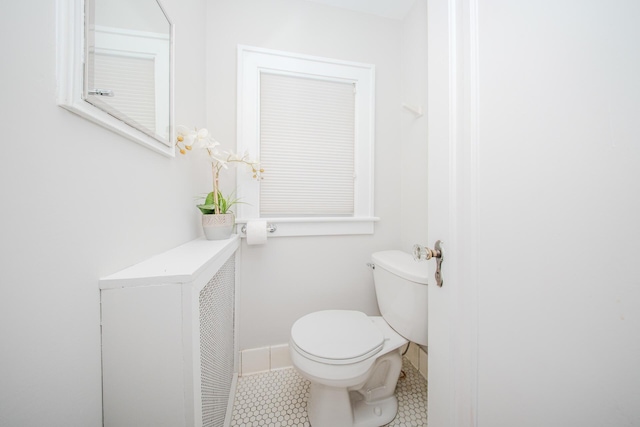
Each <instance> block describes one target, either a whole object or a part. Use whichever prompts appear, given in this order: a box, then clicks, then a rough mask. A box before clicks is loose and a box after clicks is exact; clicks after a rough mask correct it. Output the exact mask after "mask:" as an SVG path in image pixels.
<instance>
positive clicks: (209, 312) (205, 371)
mask: <svg viewBox="0 0 640 427" xmlns="http://www.w3.org/2000/svg"><path fill="white" fill-rule="evenodd" d="M234 289H235V257H233V256H232V257H231V258H229V260H228V261H227V262H226V263H225V264H224V265H223V266H222V268H220V270H218V272H217V273H216V274H215V275H214V276H213V277H212V278H211V280H210V281H209V283H208V284H207V285H206V286H205V287H204V288H202V290H201V291H200V365H201V366H200V368H201V381H202V425H203V427H222V426H223V425H224V420H225V415H226V412H227V406H228V403H229V393H230V391H231V383H232V380H233V368H234V321H233V319H234V304H235V302H234V299H235V298H234Z"/></svg>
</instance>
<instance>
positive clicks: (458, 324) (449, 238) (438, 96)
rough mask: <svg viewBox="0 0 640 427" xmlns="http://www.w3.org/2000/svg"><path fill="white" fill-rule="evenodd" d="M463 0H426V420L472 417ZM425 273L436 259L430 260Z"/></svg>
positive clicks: (471, 189) (469, 100)
mask: <svg viewBox="0 0 640 427" xmlns="http://www.w3.org/2000/svg"><path fill="white" fill-rule="evenodd" d="M468 6H469V5H468V2H463V1H456V0H449V1H447V0H434V1H429V3H428V123H429V133H428V138H429V160H428V173H429V175H428V194H429V204H428V205H429V207H428V234H429V243H430V245H433V244H434V243H435V241H436V240H441V241H443V247H444V248H443V257H444V259H443V263H442V267H443V271H442V277H443V281H444V282H443V286H442V287H438V286H437V285H436V283H435V281H433V280H432V281H431V282H430V283H429V364H428V367H429V372H428V378H429V395H428V424H429V427H451V426H470V425H474V424H473V422H474V421H473V420H474V419H475V410H476V397H475V395H476V391H475V390H476V384H475V376H476V375H475V372H476V370H477V368H476V365H477V360H476V359H477V345H476V337H477V331H476V325H477V324H476V322H475V320H476V316H477V292H476V278H477V274H476V273H475V271H476V267H475V264H474V263H475V259H474V254H475V252H474V249H475V247H476V246H477V244H476V240H477V239H476V237H475V224H474V222H473V220H474V219H475V217H476V213H475V212H476V206H475V201H474V198H473V197H474V195H475V191H476V188H475V181H474V180H473V177H474V175H475V174H476V173H477V171H476V169H477V156H476V152H475V145H474V144H475V135H474V134H472V133H471V132H470V129H471V127H472V126H474V125H475V121H476V119H475V114H476V111H475V109H472V108H471V106H472V105H475V95H472V93H471V92H470V91H471V90H472V89H474V88H475V82H473V81H471V80H470V77H471V75H470V74H469V73H468V68H469V67H470V64H471V62H470V61H473V60H475V51H474V50H473V49H471V47H472V46H469V42H468V40H469V31H471V30H472V29H473V27H472V26H471V25H470V21H469V16H470V15H469V12H470V10H469V7H468ZM430 262H431V264H430V266H431V270H432V271H431V274H432V277H433V273H434V271H433V270H435V266H436V263H435V262H432V261H430Z"/></svg>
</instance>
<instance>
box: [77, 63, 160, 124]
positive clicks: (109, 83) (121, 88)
mask: <svg viewBox="0 0 640 427" xmlns="http://www.w3.org/2000/svg"><path fill="white" fill-rule="evenodd" d="M94 61H95V65H94V67H93V68H94V69H95V74H94V75H93V76H89V78H90V79H92V80H93V85H94V86H93V87H95V88H101V89H111V90H112V91H113V92H114V93H115V96H114V97H113V98H110V97H99V98H97V99H96V100H95V101H94V102H96V101H98V102H100V103H101V104H103V107H102V108H104V109H105V110H107V111H108V112H109V113H110V114H111V115H113V116H115V117H118V118H120V119H125V120H126V121H128V122H135V123H137V124H138V128H139V129H140V130H142V131H144V132H146V133H149V134H152V135H153V134H155V131H156V100H155V62H154V60H153V59H150V58H136V57H132V56H125V55H122V56H120V55H112V54H98V53H96V54H95V55H94ZM90 81H91V80H90ZM105 105H106V107H105Z"/></svg>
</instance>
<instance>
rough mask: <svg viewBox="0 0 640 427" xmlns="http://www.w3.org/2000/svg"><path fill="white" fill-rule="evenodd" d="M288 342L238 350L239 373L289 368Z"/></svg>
mask: <svg viewBox="0 0 640 427" xmlns="http://www.w3.org/2000/svg"><path fill="white" fill-rule="evenodd" d="M291 366H292V365H291V357H290V356H289V344H278V345H272V346H269V347H259V348H250V349H247V350H242V351H241V352H240V375H241V376H245V375H252V374H258V373H260V372H268V371H275V370H278V369H285V368H290V367H291Z"/></svg>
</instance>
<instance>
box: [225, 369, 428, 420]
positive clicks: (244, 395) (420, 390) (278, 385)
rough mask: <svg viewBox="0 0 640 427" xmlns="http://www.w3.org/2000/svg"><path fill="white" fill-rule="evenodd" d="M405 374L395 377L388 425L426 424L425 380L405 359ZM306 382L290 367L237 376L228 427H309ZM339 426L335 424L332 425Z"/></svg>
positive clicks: (307, 382)
mask: <svg viewBox="0 0 640 427" xmlns="http://www.w3.org/2000/svg"><path fill="white" fill-rule="evenodd" d="M403 370H404V372H405V373H406V377H404V378H400V380H398V386H397V389H396V395H397V396H398V414H397V415H396V417H395V419H394V420H393V421H392V422H391V423H389V424H387V426H388V427H424V426H426V425H427V381H426V380H425V379H424V378H423V377H422V376H421V375H420V373H419V372H418V370H417V369H416V368H414V367H413V365H412V364H411V363H410V362H409V361H408V360H407V359H406V358H405V359H403ZM308 396H309V381H307V380H305V379H304V378H302V377H301V376H300V375H298V373H297V372H296V371H295V370H294V369H293V368H287V369H281V370H278V371H271V372H266V373H263V374H255V375H248V376H245V377H241V378H239V379H238V387H237V390H236V396H235V402H234V406H233V415H232V420H231V426H235V427H257V426H265V427H310V425H309V420H308V418H307V411H306V405H307V398H308ZM336 427H339V426H336Z"/></svg>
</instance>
